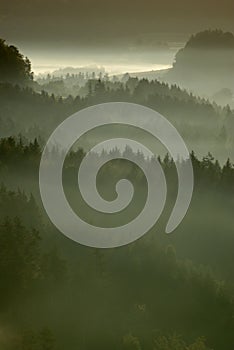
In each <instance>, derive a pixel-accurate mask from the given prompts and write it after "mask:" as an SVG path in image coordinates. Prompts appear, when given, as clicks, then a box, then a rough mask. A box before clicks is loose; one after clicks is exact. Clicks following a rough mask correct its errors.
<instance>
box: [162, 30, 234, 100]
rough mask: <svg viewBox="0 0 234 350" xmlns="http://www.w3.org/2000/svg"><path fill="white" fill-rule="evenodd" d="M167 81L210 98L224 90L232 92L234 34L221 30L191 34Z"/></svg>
mask: <svg viewBox="0 0 234 350" xmlns="http://www.w3.org/2000/svg"><path fill="white" fill-rule="evenodd" d="M164 79H165V80H166V81H168V82H173V83H177V84H179V85H181V86H184V87H186V88H188V89H190V90H192V91H195V92H196V93H199V94H201V93H202V94H207V95H208V96H212V95H213V94H215V93H217V92H218V91H219V90H221V89H223V88H229V89H230V90H231V91H232V92H233V91H234V35H233V34H232V33H229V32H223V31H221V30H206V31H203V32H200V33H198V34H196V35H192V36H191V38H190V39H189V41H188V42H187V43H186V45H185V47H184V48H183V49H181V50H179V51H178V53H177V54H176V56H175V62H174V64H173V67H172V69H170V70H169V71H168V72H167V73H166V74H165V75H164Z"/></svg>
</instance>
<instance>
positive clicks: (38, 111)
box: [0, 30, 234, 350]
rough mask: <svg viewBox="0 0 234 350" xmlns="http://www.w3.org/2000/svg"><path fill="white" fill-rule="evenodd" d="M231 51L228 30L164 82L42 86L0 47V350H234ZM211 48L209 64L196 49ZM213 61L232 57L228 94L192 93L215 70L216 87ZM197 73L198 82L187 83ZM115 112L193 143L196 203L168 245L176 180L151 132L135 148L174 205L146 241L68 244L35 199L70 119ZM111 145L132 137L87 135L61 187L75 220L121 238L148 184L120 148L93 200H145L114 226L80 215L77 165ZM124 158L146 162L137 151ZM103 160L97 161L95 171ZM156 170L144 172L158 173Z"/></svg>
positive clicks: (25, 64)
mask: <svg viewBox="0 0 234 350" xmlns="http://www.w3.org/2000/svg"><path fill="white" fill-rule="evenodd" d="M233 43H234V36H233V35H232V34H231V33H228V34H227V33H225V32H222V31H220V30H214V31H212V30H208V31H204V32H202V33H198V34H197V35H196V34H194V35H193V36H192V37H191V38H190V40H189V41H188V42H187V44H186V45H185V46H184V48H183V49H180V51H179V52H178V53H177V55H176V61H175V62H174V65H173V67H172V68H171V69H169V70H167V71H166V72H165V73H164V74H165V76H164V77H163V75H161V76H158V77H153V78H150V77H142V76H141V75H134V74H128V73H125V74H120V75H111V74H107V73H105V72H102V71H98V72H95V71H90V72H89V73H87V72H86V73H84V72H82V71H80V72H76V73H66V74H63V72H62V71H61V72H60V73H59V74H60V75H58V74H57V75H53V74H52V73H50V74H46V75H44V76H42V75H41V76H35V74H33V72H32V68H31V62H30V58H26V57H25V56H24V55H23V54H22V53H21V52H20V50H19V49H18V48H17V47H15V46H12V45H11V44H9V43H8V42H6V41H5V40H3V39H1V40H0V349H1V350H78V349H80V350H99V349H100V350H107V349H108V350H110V349H116V350H117V349H118V350H233V348H234V264H233V248H234V231H233V228H234V226H233V224H234V221H233V208H234V110H233V107H234V105H233V99H232V98H233V95H232V93H233V92H234V85H233V79H231V78H230V77H231V74H233V70H232V69H233V68H234V67H233V62H234V61H233V58H234V53H233V52H234V44H233ZM204 48H205V53H204V52H203V51H202V54H201V55H199V53H198V52H197V51H196V50H203V49H204ZM214 49H216V50H223V49H224V54H222V55H221V54H220V57H221V58H220V59H221V60H223V66H225V70H224V68H223V69H220V71H219V72H218V73H219V75H220V76H221V75H222V77H223V80H222V81H220V85H222V84H223V85H222V87H223V88H226V90H225V91H223V90H222V89H221V86H218V85H219V84H218V82H217V86H215V91H213V92H212V96H211V95H209V94H208V92H207V91H208V90H210V88H209V84H207V89H205V88H204V89H202V87H204V84H205V83H202V84H201V85H199V84H197V83H196V84H195V85H194V86H193V84H192V82H193V81H195V77H196V74H197V73H196V69H197V70H200V73H201V76H204V74H205V72H206V69H207V68H206V67H208V66H209V74H208V75H207V77H208V78H209V76H212V79H213V80H214V79H215V78H214V76H213V70H214V71H215V70H216V66H215V65H217V64H218V63H217V62H216V60H214V61H213V65H209V64H207V63H206V64H204V65H203V61H202V60H200V61H199V62H198V57H200V58H201V57H203V59H204V60H205V59H207V60H209V59H210V56H211V57H212V55H213V54H214V51H212V50H214ZM209 50H211V51H212V53H211V52H210V51H209ZM195 51H196V52H195ZM207 51H209V52H207ZM194 52H195V53H194ZM202 55H203V56H202ZM191 56H192V57H193V59H194V61H195V63H196V64H193V63H194V62H193V60H191ZM227 56H228V58H227ZM226 58H227V59H226ZM218 61H219V64H220V60H218ZM201 66H203V70H202V68H201ZM191 67H192V68H191ZM190 69H193V71H192V76H193V77H194V78H193V79H194V80H192V79H187V77H188V72H189V70H190ZM229 72H231V73H229ZM178 76H179V78H178ZM177 78H178V80H177ZM208 78H207V79H208ZM199 79H200V78H199ZM217 79H218V78H217ZM213 80H210V86H211V85H212V86H214V85H213ZM227 82H228V83H227ZM218 90H220V91H221V93H220V91H219V93H218ZM215 92H216V95H215ZM229 98H230V99H229ZM106 102H131V103H135V104H140V105H143V106H146V107H149V108H151V109H153V110H156V111H157V112H159V113H161V114H162V115H163V116H165V117H166V118H167V119H168V120H169V121H170V122H171V123H172V124H173V125H174V126H175V127H176V128H177V130H178V131H179V132H180V134H181V136H182V137H183V139H184V140H185V142H186V144H187V146H188V149H189V152H190V157H191V161H192V165H193V171H194V193H193V198H192V201H191V205H190V207H189V210H188V212H187V214H186V216H185V218H184V220H183V221H182V223H181V224H180V225H179V226H178V228H177V229H176V230H175V232H174V233H173V234H165V226H166V223H167V220H168V216H169V214H170V211H171V208H172V207H173V205H174V202H175V199H176V194H177V185H178V180H177V174H176V167H175V164H174V161H173V159H172V157H171V156H170V154H169V153H168V152H167V150H166V149H164V148H163V147H162V145H158V144H157V145H154V141H153V140H152V139H151V138H150V137H149V136H148V135H147V134H146V133H139V134H138V141H139V140H141V142H142V143H144V142H146V143H147V144H148V146H149V147H151V148H152V149H154V150H155V157H156V158H157V159H158V161H159V163H160V164H161V167H162V169H163V171H164V173H165V176H166V180H167V184H168V193H167V200H166V206H165V208H164V210H163V213H162V215H161V217H160V219H159V221H158V222H157V223H156V225H155V226H154V227H153V228H151V229H150V231H149V232H148V233H147V234H145V235H144V236H143V237H142V238H140V239H139V240H137V241H135V242H133V243H131V244H129V245H126V246H123V247H118V248H115V249H99V248H91V247H86V246H82V245H80V244H78V243H75V242H73V241H71V240H69V239H68V238H67V237H65V236H64V235H62V234H61V232H59V230H57V229H56V227H55V226H54V225H53V224H52V222H51V221H50V219H49V218H48V216H47V214H46V211H45V209H44V207H43V204H42V201H41V197H40V191H39V166H40V159H41V155H42V152H43V149H44V146H45V143H46V141H47V139H48V137H49V135H50V134H51V133H52V132H53V130H54V129H55V128H56V127H57V126H58V125H59V124H60V123H61V122H62V121H64V120H65V119H66V118H67V117H68V116H70V115H71V114H73V113H75V112H77V111H79V110H82V109H84V108H87V107H89V106H93V105H96V104H100V103H106ZM226 102H228V103H226ZM107 135H108V137H111V136H116V135H117V136H118V137H123V136H126V135H128V136H129V135H130V136H131V135H132V136H133V135H134V133H133V130H132V129H131V128H128V129H127V130H123V129H122V128H121V127H118V126H116V127H115V128H114V129H112V130H109V129H108V128H105V127H103V128H100V130H98V131H97V133H96V134H92V133H91V135H84V137H82V140H81V141H80V143H79V142H78V143H77V144H75V145H74V147H73V148H72V149H71V150H70V152H69V154H68V155H67V157H66V160H65V163H64V169H63V185H64V191H65V194H66V196H67V198H68V199H69V203H70V204H71V206H72V207H73V209H74V211H75V212H77V213H78V212H81V215H82V217H83V218H85V220H87V221H88V222H90V223H92V224H95V225H98V226H104V227H111V226H119V225H123V224H125V223H127V222H128V221H129V220H132V219H133V218H134V217H135V216H137V215H138V213H139V212H140V211H141V210H142V208H143V206H144V203H145V200H146V198H145V197H146V192H147V191H146V190H147V182H146V179H145V176H144V173H143V172H142V171H141V170H140V169H139V168H138V167H137V165H136V164H134V163H132V162H126V161H124V160H123V159H118V158H120V157H119V156H120V153H121V151H120V150H118V149H115V150H112V152H115V155H116V158H117V159H116V160H111V161H110V162H108V163H107V164H106V165H105V166H103V168H102V169H101V170H100V173H99V174H98V176H97V187H98V188H99V192H100V193H101V195H102V196H103V197H104V198H106V199H107V200H113V199H114V198H115V191H113V188H114V187H113V186H114V184H116V182H118V180H119V179H122V178H127V179H128V180H130V181H131V182H132V184H133V186H134V188H135V193H134V197H133V201H132V203H131V204H130V205H129V207H128V208H127V209H126V211H125V212H123V213H122V212H121V213H120V214H109V215H107V216H105V215H104V214H101V215H100V213H95V212H94V211H93V210H92V208H90V207H89V206H88V205H86V204H85V203H84V200H83V199H82V196H81V193H80V191H79V189H78V188H77V172H78V170H79V165H80V164H81V162H82V160H83V158H84V157H85V155H86V153H87V152H88V150H89V149H90V148H91V147H92V145H93V144H95V143H97V142H100V141H102V140H104V139H105V137H106V136H107ZM53 152H55V154H56V150H52V151H51V156H52V157H53ZM110 152H111V151H110ZM123 154H125V155H130V156H131V157H133V158H134V157H136V158H141V157H142V154H141V153H140V152H138V153H134V151H133V150H132V149H130V148H126V149H124V150H123ZM100 157H102V155H100V154H97V153H94V154H93V162H94V163H95V161H97V160H98V158H100ZM153 161H154V160H153V159H145V160H144V162H145V163H147V166H148V167H150V163H151V162H153Z"/></svg>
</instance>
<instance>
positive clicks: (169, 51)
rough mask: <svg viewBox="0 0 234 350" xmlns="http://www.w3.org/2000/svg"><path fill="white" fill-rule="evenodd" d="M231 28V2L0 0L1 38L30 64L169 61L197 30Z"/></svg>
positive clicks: (233, 8) (144, 65)
mask: <svg viewBox="0 0 234 350" xmlns="http://www.w3.org/2000/svg"><path fill="white" fill-rule="evenodd" d="M208 28H221V29H224V30H229V31H232V32H234V1H233V0H223V1H220V0H219V1H217V0H197V1H191V0H177V1H172V0H163V1H157V0H155V1H153V0H144V1H139V0H118V1H113V0H100V1H99V0H0V29H1V30H0V36H1V37H2V38H4V39H6V40H7V41H8V42H9V43H13V44H15V45H16V46H18V47H19V48H20V49H21V50H22V51H23V53H25V54H26V55H28V56H29V58H30V59H31V60H32V62H33V65H34V67H37V69H38V70H39V69H41V68H40V67H41V66H42V67H48V69H49V67H57V66H61V65H63V66H64V65H76V66H77V65H84V64H95V63H96V64H103V65H106V66H109V67H111V66H113V67H115V66H119V67H125V66H126V65H130V64H131V65H133V66H134V67H135V68H136V69H137V67H138V66H139V68H140V67H141V66H142V68H147V67H148V68H150V67H151V68H153V67H154V66H155V67H156V66H157V65H168V64H171V62H172V60H173V57H174V54H175V52H176V51H177V49H178V48H179V47H181V46H182V45H183V43H184V42H185V41H186V40H187V39H188V37H189V36H190V35H191V34H192V33H194V32H197V31H200V30H203V29H208Z"/></svg>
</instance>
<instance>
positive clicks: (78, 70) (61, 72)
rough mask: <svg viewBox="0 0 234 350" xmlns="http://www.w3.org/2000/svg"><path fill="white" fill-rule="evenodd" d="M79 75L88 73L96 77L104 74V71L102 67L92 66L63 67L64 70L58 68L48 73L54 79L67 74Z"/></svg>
mask: <svg viewBox="0 0 234 350" xmlns="http://www.w3.org/2000/svg"><path fill="white" fill-rule="evenodd" d="M79 73H84V74H85V73H88V74H92V73H95V74H96V75H98V74H105V69H104V68H103V67H98V66H96V65H94V66H85V67H65V68H60V69H57V70H55V71H53V72H51V73H50V75H52V76H55V77H61V76H66V75H67V74H70V75H72V74H74V75H76V74H79Z"/></svg>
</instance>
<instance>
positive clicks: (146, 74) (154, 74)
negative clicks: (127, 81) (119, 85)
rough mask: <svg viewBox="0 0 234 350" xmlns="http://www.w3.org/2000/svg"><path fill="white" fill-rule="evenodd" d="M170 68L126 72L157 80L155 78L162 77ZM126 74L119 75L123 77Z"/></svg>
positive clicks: (135, 76) (133, 75)
mask: <svg viewBox="0 0 234 350" xmlns="http://www.w3.org/2000/svg"><path fill="white" fill-rule="evenodd" d="M169 70H170V68H168V69H159V70H151V71H145V72H133V73H126V74H127V75H128V76H129V77H131V78H138V79H148V80H155V79H160V78H162V77H163V76H164V75H165V74H166V73H167V72H169ZM124 75H125V74H119V75H118V77H120V78H122V77H123V76H124Z"/></svg>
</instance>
